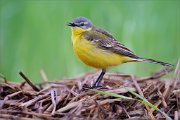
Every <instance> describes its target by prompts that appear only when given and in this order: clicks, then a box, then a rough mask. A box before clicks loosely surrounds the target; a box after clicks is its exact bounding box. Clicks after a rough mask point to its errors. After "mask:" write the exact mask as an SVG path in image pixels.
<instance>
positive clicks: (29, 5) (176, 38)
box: [0, 0, 180, 82]
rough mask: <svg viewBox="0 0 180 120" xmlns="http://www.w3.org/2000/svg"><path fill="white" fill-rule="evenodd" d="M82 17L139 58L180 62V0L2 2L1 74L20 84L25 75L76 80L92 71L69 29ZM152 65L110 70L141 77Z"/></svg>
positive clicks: (0, 36) (38, 78)
mask: <svg viewBox="0 0 180 120" xmlns="http://www.w3.org/2000/svg"><path fill="white" fill-rule="evenodd" d="M78 16H85V17H87V18H89V19H90V20H91V21H92V22H93V23H94V24H95V25H96V26H99V27H102V28H104V29H106V30H108V31H109V32H111V33H112V34H113V35H114V36H115V38H117V39H118V40H119V41H121V43H123V44H125V45H126V46H127V47H129V48H130V49H131V50H133V51H134V52H135V53H136V54H138V55H140V56H142V57H146V58H153V59H157V60H162V61H166V62H169V63H172V64H176V62H177V60H178V57H179V55H180V0H137V1H132V0H129V1H128V0H126V1H123V0H121V1H103V0H100V1H98V0H97V1H93V0H92V1H85V0H78V1H73V0H69V1H68V0H66V1H63V0H59V1H58V0H49V1H48V0H37V1H36V0H0V73H2V74H3V75H5V76H6V77H7V79H9V80H12V81H16V82H17V81H20V80H21V78H20V76H19V75H18V72H19V71H23V72H24V73H25V74H26V75H27V76H28V77H29V78H30V79H31V80H33V81H34V82H40V70H42V69H43V70H44V71H45V73H46V74H47V76H48V78H49V79H50V80H56V79H63V78H72V77H74V76H77V75H79V74H81V73H84V72H86V71H91V70H93V68H90V67H87V66H85V65H84V64H83V63H81V62H80V61H79V60H78V59H77V57H76V56H75V54H74V53H73V49H72V44H71V37H70V36H71V31H70V28H69V27H67V26H66V24H67V22H70V21H72V20H73V19H74V18H76V17H78ZM160 68H161V66H160V65H156V64H151V63H129V64H124V65H121V66H118V67H114V68H112V69H110V70H109V71H111V72H115V71H116V72H123V73H127V74H136V75H138V76H144V75H150V74H151V73H152V72H154V71H157V70H158V69H160Z"/></svg>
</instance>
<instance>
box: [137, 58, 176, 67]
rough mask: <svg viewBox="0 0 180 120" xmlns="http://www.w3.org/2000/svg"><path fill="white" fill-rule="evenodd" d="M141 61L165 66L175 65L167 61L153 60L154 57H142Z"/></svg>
mask: <svg viewBox="0 0 180 120" xmlns="http://www.w3.org/2000/svg"><path fill="white" fill-rule="evenodd" d="M139 61H143V62H151V63H156V64H161V65H163V66H171V67H172V66H174V65H172V64H169V63H165V62H161V61H158V60H153V59H147V58H140V59H139Z"/></svg>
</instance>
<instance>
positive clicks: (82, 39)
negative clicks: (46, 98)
mask: <svg viewBox="0 0 180 120" xmlns="http://www.w3.org/2000/svg"><path fill="white" fill-rule="evenodd" d="M67 25H68V26H70V27H71V39H72V45H73V50H74V52H75V54H76V55H77V57H78V58H79V59H80V60H81V61H82V62H84V63H85V64H86V65H88V66H91V67H94V68H97V69H101V73H100V75H99V76H98V78H97V80H96V81H95V82H94V83H93V85H92V86H91V88H97V87H99V84H100V82H101V80H102V79H103V76H104V74H105V73H106V70H107V69H108V68H110V67H113V66H117V65H120V64H124V63H128V62H151V63H157V64H161V65H163V66H173V65H172V64H169V63H165V62H161V61H158V60H154V59H149V58H143V57H139V56H138V55H136V54H135V53H134V52H132V51H131V50H130V49H128V48H127V47H126V46H125V45H123V44H121V43H120V42H119V41H118V40H117V39H115V37H113V35H112V34H110V33H109V32H107V31H106V30H104V29H102V28H99V27H96V26H95V25H93V23H92V22H91V21H90V20H89V19H87V18H85V17H82V16H81V17H77V18H75V19H74V20H73V21H72V22H69V23H68V24H67Z"/></svg>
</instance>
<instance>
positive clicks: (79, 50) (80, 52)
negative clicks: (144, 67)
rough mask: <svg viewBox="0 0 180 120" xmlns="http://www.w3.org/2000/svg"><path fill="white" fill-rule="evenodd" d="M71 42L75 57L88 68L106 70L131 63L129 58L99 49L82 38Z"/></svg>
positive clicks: (73, 38) (74, 38) (76, 38)
mask: <svg viewBox="0 0 180 120" xmlns="http://www.w3.org/2000/svg"><path fill="white" fill-rule="evenodd" d="M72 40H73V48H74V51H75V53H76V55H77V56H78V58H79V59H80V60H82V61H83V62H84V63H85V64H87V65H89V66H92V67H95V68H101V69H106V68H108V67H111V66H116V65H118V64H122V63H126V62H131V61H133V60H132V59H131V58H129V57H125V56H122V55H119V54H116V53H113V52H111V51H108V50H103V49H100V48H98V47H97V45H96V44H95V43H94V42H92V41H87V40H85V39H84V38H83V37H80V36H77V37H72Z"/></svg>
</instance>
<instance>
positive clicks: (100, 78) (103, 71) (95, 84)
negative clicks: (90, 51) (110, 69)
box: [92, 69, 106, 88]
mask: <svg viewBox="0 0 180 120" xmlns="http://www.w3.org/2000/svg"><path fill="white" fill-rule="evenodd" d="M105 73H106V69H102V71H101V74H100V75H99V77H98V78H97V80H96V81H95V83H94V84H93V86H92V88H96V87H98V86H99V83H100V82H101V80H102V78H103V76H104V74H105Z"/></svg>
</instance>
